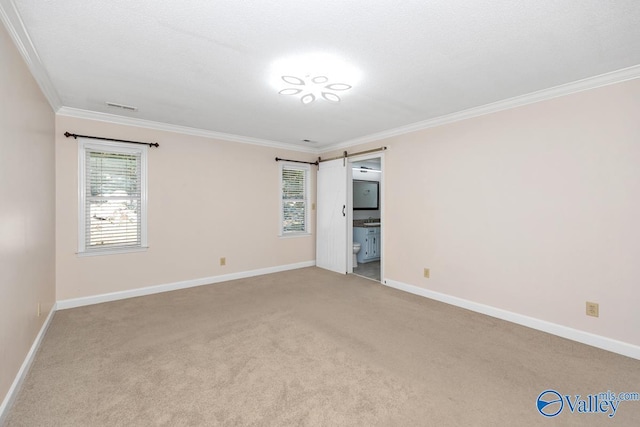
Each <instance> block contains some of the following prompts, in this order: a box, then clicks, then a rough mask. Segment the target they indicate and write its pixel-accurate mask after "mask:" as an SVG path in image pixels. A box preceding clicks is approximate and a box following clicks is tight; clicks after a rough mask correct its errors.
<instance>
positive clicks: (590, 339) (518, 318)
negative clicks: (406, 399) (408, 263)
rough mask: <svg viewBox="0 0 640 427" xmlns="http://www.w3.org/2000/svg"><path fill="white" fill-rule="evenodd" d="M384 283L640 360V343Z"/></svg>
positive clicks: (431, 292) (392, 282) (416, 287)
mask: <svg viewBox="0 0 640 427" xmlns="http://www.w3.org/2000/svg"><path fill="white" fill-rule="evenodd" d="M382 283H383V284H384V285H386V286H389V287H392V288H395V289H399V290H401V291H405V292H409V293H411V294H415V295H419V296H422V297H425V298H429V299H433V300H436V301H440V302H444V303H447V304H451V305H455V306H456V307H461V308H465V309H467V310H471V311H475V312H477V313H482V314H486V315H487V316H491V317H495V318H498V319H502V320H506V321H508V322H512V323H517V324H518V325H522V326H526V327H529V328H532V329H537V330H539V331H543V332H547V333H550V334H553V335H557V336H559V337H562V338H567V339H570V340H573V341H577V342H580V343H582V344H587V345H590V346H593V347H597V348H601V349H603V350H607V351H611V352H613V353H618V354H621V355H623V356H627V357H631V358H634V359H638V360H640V346H637V345H634V344H629V343H626V342H622V341H617V340H614V339H611V338H607V337H603V336H601V335H596V334H592V333H590V332H585V331H580V330H578V329H573V328H569V327H568V326H562V325H558V324H557V323H551V322H547V321H545V320H540V319H536V318H534V317H529V316H525V315H523V314H518V313H514V312H511V311H507V310H503V309H500V308H496V307H492V306H489V305H485V304H480V303H477V302H473V301H469V300H466V299H463V298H458V297H454V296H451V295H447V294H443V293H440V292H435V291H431V290H429V289H424V288H420V287H418V286H414V285H408V284H406V283H402V282H398V281H396V280H392V279H384V280H383V281H382Z"/></svg>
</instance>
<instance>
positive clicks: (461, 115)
mask: <svg viewBox="0 0 640 427" xmlns="http://www.w3.org/2000/svg"><path fill="white" fill-rule="evenodd" d="M637 78H640V65H635V66H632V67H628V68H623V69H621V70H616V71H612V72H609V73H605V74H600V75H598V76H594V77H588V78H585V79H582V80H577V81H575V82H570V83H566V84H562V85H559V86H554V87H551V88H548V89H543V90H539V91H536V92H532V93H528V94H525V95H520V96H516V97H513V98H508V99H504V100H501V101H497V102H493V103H491V104H486V105H481V106H479V107H474V108H470V109H467V110H463V111H458V112H455V113H451V114H447V115H444V116H439V117H434V118H432V119H428V120H424V121H420V122H417V123H412V124H408V125H406V126H400V127H397V128H394V129H389V130H385V131H382V132H378V133H374V134H371V135H365V136H362V137H359V138H355V139H351V140H348V141H343V142H340V143H337V144H331V145H325V146H321V147H317V148H313V147H300V146H296V145H293V144H288V143H284V142H277V141H270V140H264V139H258V138H252V137H248V136H241V135H232V134H227V133H221V132H214V131H210V130H204V129H197V128H191V127H187V126H178V125H171V124H168V123H160V122H154V121H150V120H143V119H138V118H134V117H125V116H116V115H114V114H107V113H99V112H95V111H88V110H82V109H77V108H71V107H61V108H59V109H58V110H57V114H59V115H61V116H68V117H77V118H81V119H89V120H98V121H102V122H107V123H115V124H122V125H128V126H136V127H141V128H146V129H154V130H161V131H167V132H175V133H180V134H184V135H193V136H201V137H205V138H213V139H220V140H224V141H232V142H240V143H245V144H253V145H260V146H265V147H272V148H281V149H285V150H291V151H298V152H303V153H313V154H322V153H326V152H329V151H333V150H338V149H343V148H349V147H353V146H356V145H360V144H365V143H368V142H374V141H380V140H383V139H387V138H392V137H395V136H400V135H405V134H407V133H411V132H416V131H419V130H423V129H428V128H433V127H437V126H442V125H446V124H449V123H454V122H458V121H461V120H466V119H470V118H473V117H479V116H483V115H486V114H492V113H496V112H498V111H503V110H508V109H511V108H516V107H521V106H524V105H528V104H533V103H536V102H540V101H546V100H549V99H553V98H558V97H561V96H565V95H570V94H572V93H577V92H582V91H586V90H590V89H596V88H599V87H602V86H608V85H612V84H616V83H622V82H625V81H628V80H633V79H637Z"/></svg>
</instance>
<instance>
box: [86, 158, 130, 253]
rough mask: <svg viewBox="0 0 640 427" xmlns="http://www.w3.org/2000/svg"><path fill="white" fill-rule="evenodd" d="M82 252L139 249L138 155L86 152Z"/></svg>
mask: <svg viewBox="0 0 640 427" xmlns="http://www.w3.org/2000/svg"><path fill="white" fill-rule="evenodd" d="M85 156H86V158H85V165H86V166H85V173H86V176H85V183H86V185H85V192H86V193H85V248H86V250H88V251H90V250H91V249H94V250H95V249H101V250H102V249H109V248H122V247H131V246H141V244H142V241H141V236H142V233H141V224H142V217H141V207H142V192H141V170H142V167H141V161H142V154H141V153H139V152H138V153H119V152H109V151H101V150H94V149H88V150H86V152H85Z"/></svg>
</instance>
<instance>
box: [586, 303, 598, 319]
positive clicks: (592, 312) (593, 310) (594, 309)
mask: <svg viewBox="0 0 640 427" xmlns="http://www.w3.org/2000/svg"><path fill="white" fill-rule="evenodd" d="M599 312H600V305H599V304H598V303H597V302H589V301H587V316H593V317H599V316H600V313H599Z"/></svg>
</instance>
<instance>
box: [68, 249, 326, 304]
mask: <svg viewBox="0 0 640 427" xmlns="http://www.w3.org/2000/svg"><path fill="white" fill-rule="evenodd" d="M315 265H316V262H315V260H314V261H305V262H299V263H296V264H286V265H278V266H275V267H267V268H259V269H257V270H249V271H241V272H238V273H231V274H223V275H220V276H211V277H203V278H201V279H193V280H184V281H181V282H174V283H166V284H164V285H156V286H148V287H145V288H137V289H130V290H126V291H119V292H110V293H108V294H100V295H92V296H88V297H80V298H71V299H65V300H60V301H58V302H57V309H58V310H65V309H67V308H74V307H82V306H85V305H92V304H100V303H103V302H109V301H117V300H121V299H126V298H134V297H141V296H144V295H152V294H157V293H160V292H168V291H176V290H178V289H186V288H193V287H195V286H202V285H209V284H212V283H220V282H226V281H229V280H236V279H244V278H247V277H253V276H261V275H263V274H271V273H278V272H281V271H287V270H295V269H298V268H304V267H313V266H315Z"/></svg>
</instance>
